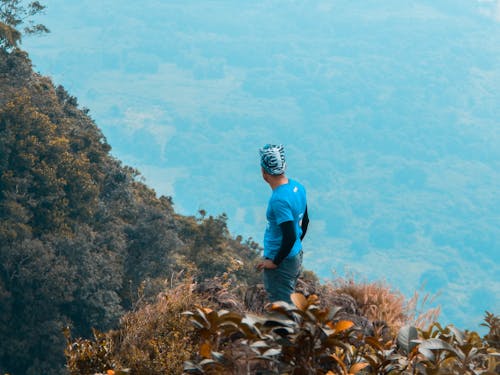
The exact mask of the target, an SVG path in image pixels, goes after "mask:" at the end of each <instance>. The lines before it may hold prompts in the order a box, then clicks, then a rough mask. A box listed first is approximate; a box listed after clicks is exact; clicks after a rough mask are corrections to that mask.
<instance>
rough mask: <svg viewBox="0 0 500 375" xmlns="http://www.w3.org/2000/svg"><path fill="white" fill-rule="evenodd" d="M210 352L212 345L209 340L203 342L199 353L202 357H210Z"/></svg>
mask: <svg viewBox="0 0 500 375" xmlns="http://www.w3.org/2000/svg"><path fill="white" fill-rule="evenodd" d="M211 353H212V346H211V345H210V343H209V342H204V343H203V344H201V345H200V355H201V356H202V357H203V358H210V357H211Z"/></svg>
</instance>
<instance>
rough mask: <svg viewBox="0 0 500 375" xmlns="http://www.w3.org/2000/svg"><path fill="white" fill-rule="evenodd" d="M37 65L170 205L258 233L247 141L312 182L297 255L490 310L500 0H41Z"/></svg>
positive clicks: (495, 276) (495, 264) (499, 294)
mask: <svg viewBox="0 0 500 375" xmlns="http://www.w3.org/2000/svg"><path fill="white" fill-rule="evenodd" d="M44 3H45V4H47V6H48V8H47V11H46V15H45V16H44V17H43V18H42V19H41V21H42V22H44V23H45V24H46V25H47V26H48V27H49V28H50V29H51V31H52V33H51V34H50V35H48V36H45V37H42V38H30V39H26V40H25V41H24V44H23V46H24V48H26V49H27V50H28V52H29V53H30V55H31V57H32V59H33V62H34V65H35V68H36V69H37V70H38V71H40V72H41V73H42V74H44V75H50V76H52V77H53V80H54V82H55V83H57V84H62V85H63V86H65V87H66V89H68V91H69V92H70V93H71V94H72V95H75V96H77V97H78V99H79V102H80V104H81V105H82V106H85V107H88V108H89V109H90V113H91V115H92V117H93V118H94V119H95V121H96V123H97V125H98V126H99V127H100V128H101V129H102V130H103V132H104V134H105V135H106V137H107V139H108V142H109V143H110V144H111V146H112V147H113V154H114V155H116V156H117V157H118V158H119V159H121V160H123V161H124V162H125V163H126V164H129V165H131V166H133V167H136V168H138V169H139V170H140V171H141V172H142V174H143V175H144V177H145V179H146V182H147V183H148V184H149V185H150V186H152V187H153V188H154V189H155V190H156V191H157V192H158V193H159V194H165V195H171V196H172V197H173V199H174V203H175V206H176V208H177V210H178V211H180V212H181V213H185V214H195V213H196V212H197V210H198V209H200V208H203V209H207V210H208V212H209V213H210V214H219V213H222V212H226V213H227V214H228V215H229V225H230V229H231V231H232V233H233V234H234V235H236V234H242V235H243V236H244V237H250V236H251V237H253V238H254V239H255V240H257V241H258V242H261V236H262V232H263V229H264V226H265V217H264V213H265V206H266V202H267V199H268V196H269V193H270V191H269V188H268V187H267V186H266V185H265V183H264V182H263V181H262V180H261V177H260V168H259V165H258V148H259V147H260V146H262V145H263V144H265V143H283V144H285V147H286V150H287V156H288V163H289V171H288V173H289V175H290V176H292V177H294V178H296V179H298V180H300V181H302V182H303V183H304V184H305V185H306V188H307V190H308V197H309V211H310V216H311V226H310V232H309V235H308V237H307V239H306V241H305V243H304V246H305V252H306V257H305V262H306V265H307V267H309V268H312V269H313V270H315V271H316V272H318V273H319V274H320V275H321V276H322V277H331V276H332V272H335V273H337V274H338V273H340V274H343V273H344V272H350V273H354V274H355V275H356V276H357V277H358V278H361V279H362V278H367V279H370V280H376V279H385V280H387V281H388V282H390V283H391V284H392V285H394V286H395V287H396V288H399V289H400V290H402V291H403V292H405V293H406V294H407V295H410V294H411V293H412V292H413V291H414V290H416V289H418V288H419V287H420V286H422V285H423V284H424V285H425V289H424V290H425V291H426V292H430V293H436V292H440V293H441V295H440V297H439V298H438V303H440V304H442V305H443V310H444V311H443V320H444V321H445V322H450V321H452V322H454V323H456V324H457V325H459V326H466V327H470V328H477V327H476V326H474V325H475V324H479V322H480V321H481V317H482V315H483V312H484V310H490V311H493V312H496V313H499V310H500V276H499V275H500V266H499V261H498V259H499V258H500V246H499V243H500V226H499V224H500V214H499V212H500V197H499V188H498V186H499V185H500V147H499V145H500V124H499V118H500V1H487V0H483V1H478V0H453V1H451V0H433V1H430V0H428V1H426V0H421V1H407V0H385V1H380V0H377V1H374V0H373V1H372V0H363V1H352V0H349V1H348V0H344V1H341V0H333V1H285V0H279V1H278V0H276V1H271V0H268V1H252V2H250V1H196V0H192V1H160V0H156V1H153V0H145V1H142V2H137V1H128V0H127V1H124V0H122V1H117V0H115V1H110V0H108V1H103V0H100V1H98V0H87V1H78V2H68V1H62V0H57V1H56V0H53V1H45V2H44Z"/></svg>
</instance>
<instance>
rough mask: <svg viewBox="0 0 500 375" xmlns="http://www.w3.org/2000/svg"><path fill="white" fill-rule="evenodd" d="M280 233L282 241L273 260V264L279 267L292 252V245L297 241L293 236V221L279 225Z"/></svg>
mask: <svg viewBox="0 0 500 375" xmlns="http://www.w3.org/2000/svg"><path fill="white" fill-rule="evenodd" d="M280 228H281V232H282V233H283V239H282V240H281V247H280V249H279V251H278V254H276V256H275V257H274V259H273V263H274V264H276V265H277V266H279V264H280V263H281V262H282V261H283V259H285V258H286V257H287V256H288V254H290V251H291V250H292V247H293V245H294V244H295V241H296V239H297V237H296V235H295V228H294V225H293V221H285V222H284V223H281V224H280Z"/></svg>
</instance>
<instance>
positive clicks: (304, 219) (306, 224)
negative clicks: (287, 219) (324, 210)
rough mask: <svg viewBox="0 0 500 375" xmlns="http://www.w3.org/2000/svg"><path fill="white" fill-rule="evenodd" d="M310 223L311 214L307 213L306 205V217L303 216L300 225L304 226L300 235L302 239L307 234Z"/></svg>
mask: <svg viewBox="0 0 500 375" xmlns="http://www.w3.org/2000/svg"><path fill="white" fill-rule="evenodd" d="M308 225H309V215H308V214H307V206H306V211H305V212H304V217H303V218H302V224H301V226H300V227H301V228H302V235H301V236H300V240H301V241H302V239H303V238H304V237H305V236H306V232H307V227H308Z"/></svg>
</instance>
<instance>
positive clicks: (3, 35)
mask: <svg viewBox="0 0 500 375" xmlns="http://www.w3.org/2000/svg"><path fill="white" fill-rule="evenodd" d="M44 9H45V6H44V5H42V4H40V2H39V1H31V2H26V1H21V0H0V47H1V48H7V49H9V48H15V47H17V45H18V43H19V42H20V41H21V35H22V34H23V33H24V34H26V35H30V34H43V33H48V32H49V29H48V28H47V27H46V26H45V25H42V24H40V23H36V22H35V21H34V20H33V17H34V16H35V15H37V14H39V13H41V12H43V10H44ZM21 28H22V30H21Z"/></svg>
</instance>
